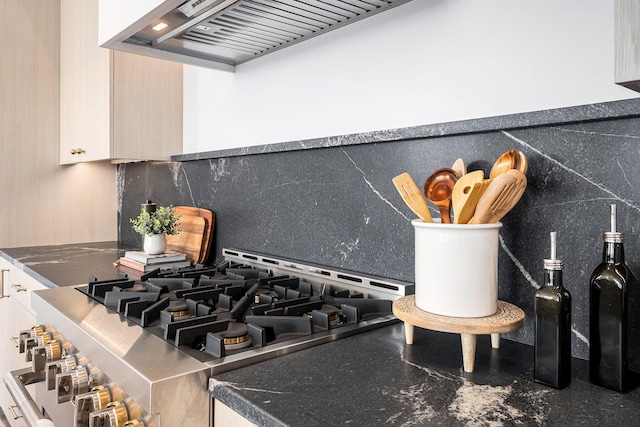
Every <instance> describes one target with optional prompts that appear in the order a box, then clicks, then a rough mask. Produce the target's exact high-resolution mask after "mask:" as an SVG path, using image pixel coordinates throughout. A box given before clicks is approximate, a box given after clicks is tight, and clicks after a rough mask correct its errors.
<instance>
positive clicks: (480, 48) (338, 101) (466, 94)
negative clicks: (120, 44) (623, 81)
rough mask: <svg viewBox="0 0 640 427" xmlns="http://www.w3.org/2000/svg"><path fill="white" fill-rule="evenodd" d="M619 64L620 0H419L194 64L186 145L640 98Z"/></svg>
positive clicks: (213, 145) (196, 148) (188, 69)
mask: <svg viewBox="0 0 640 427" xmlns="http://www.w3.org/2000/svg"><path fill="white" fill-rule="evenodd" d="M613 63H614V58H613V1H603V0H564V1H555V0H529V1H510V0H486V1H466V0H413V1H412V2H409V3H407V4H405V5H402V6H399V7H397V8H395V9H392V10H390V11H387V12H384V13H381V14H379V15H376V16H373V17H371V18H368V19H365V20H363V21H360V22H357V23H354V24H352V25H349V26H346V27H344V28H341V29H338V30H336V31H333V32H330V33H328V34H325V35H322V36H319V37H316V38H315V39H311V40H309V41H306V42H303V43H300V44H298V45H295V46H292V47H290V48H287V49H284V50H282V51H279V52H275V53H273V54H269V55H266V56H264V57H262V58H259V59H256V60H254V61H250V62H248V63H246V64H243V65H241V66H238V67H237V70H236V73H235V74H232V73H226V72H222V71H215V70H210V69H205V68H199V67H194V66H185V81H184V85H185V91H184V97H185V98H184V101H185V103H184V104H185V106H184V117H185V119H184V150H185V151H184V152H185V153H193V152H200V151H210V150H218V149H224V148H231V147H240V146H250V145H260V144H267V143H274V142H284V141H291V140H298V139H308V138H314V137H325V136H332V135H342V134H348V133H356V132H364V131H371V130H382V129H391V128H397V127H405V126H414V125H423V124H430V123H440V122H448V121H454V120H462V119H470V118H479V117H488V116H496V115H504V114H510V113H516V112H525V111H536V110H544V109H548V108H559V107H567V106H573V105H583V104H589V103H594V102H605V101H613V100H620V99H627V98H634V97H638V96H639V95H638V94H637V93H635V92H632V91H630V90H628V89H625V88H622V87H619V86H617V85H615V84H614V83H613Z"/></svg>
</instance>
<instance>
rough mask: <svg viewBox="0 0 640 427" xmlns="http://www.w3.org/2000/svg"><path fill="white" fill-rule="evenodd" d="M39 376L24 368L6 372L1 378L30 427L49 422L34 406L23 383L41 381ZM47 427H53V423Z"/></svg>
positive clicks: (36, 406)
mask: <svg viewBox="0 0 640 427" xmlns="http://www.w3.org/2000/svg"><path fill="white" fill-rule="evenodd" d="M40 376H41V373H38V374H34V373H33V372H32V371H31V368H25V369H18V370H16V371H10V372H7V373H6V374H5V375H4V377H3V378H2V380H3V381H4V384H5V385H6V386H7V390H9V394H10V395H11V397H12V398H13V401H14V402H15V404H16V405H17V406H18V409H19V410H20V412H22V416H23V417H24V422H25V423H26V424H27V425H28V426H30V427H36V426H41V425H47V424H46V421H45V420H48V421H50V420H49V418H47V417H45V416H44V415H42V414H41V413H40V410H39V409H38V405H36V403H35V402H34V401H33V398H32V397H31V396H30V395H29V392H28V391H27V389H26V387H25V383H24V382H23V381H25V382H27V383H31V382H33V381H40V380H43V379H44V378H40ZM49 425H53V423H51V424H49Z"/></svg>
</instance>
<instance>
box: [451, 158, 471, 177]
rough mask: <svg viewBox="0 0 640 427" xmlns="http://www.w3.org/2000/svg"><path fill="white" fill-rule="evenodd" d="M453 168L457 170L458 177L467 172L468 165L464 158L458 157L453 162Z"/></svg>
mask: <svg viewBox="0 0 640 427" xmlns="http://www.w3.org/2000/svg"><path fill="white" fill-rule="evenodd" d="M451 169H453V170H454V171H456V173H457V174H458V179H460V178H462V177H463V176H464V175H466V174H467V166H466V165H465V164H464V160H462V159H456V161H455V162H453V166H451Z"/></svg>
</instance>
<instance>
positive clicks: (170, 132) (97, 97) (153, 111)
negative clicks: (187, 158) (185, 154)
mask: <svg viewBox="0 0 640 427" xmlns="http://www.w3.org/2000/svg"><path fill="white" fill-rule="evenodd" d="M60 44H61V49H60V163H61V164H69V163H76V162H84V161H96V160H111V161H114V162H119V161H133V160H168V159H169V158H170V156H172V155H175V154H180V153H182V65H181V64H178V63H174V62H168V61H163V60H158V59H152V58H146V57H141V56H138V55H133V54H128V53H122V52H113V51H110V50H108V49H104V48H101V47H99V46H98V0H62V1H61V37H60Z"/></svg>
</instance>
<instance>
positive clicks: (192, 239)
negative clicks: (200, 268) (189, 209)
mask: <svg viewBox="0 0 640 427" xmlns="http://www.w3.org/2000/svg"><path fill="white" fill-rule="evenodd" d="M179 227H180V234H176V235H175V236H171V235H168V236H167V249H169V250H172V251H175V252H181V253H183V254H187V258H189V260H190V261H191V263H192V264H194V263H196V262H198V260H199V259H200V252H201V250H202V240H203V236H204V229H205V227H206V225H205V220H204V218H202V217H199V216H192V215H184V216H183V217H182V218H180V226H179Z"/></svg>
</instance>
